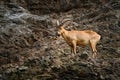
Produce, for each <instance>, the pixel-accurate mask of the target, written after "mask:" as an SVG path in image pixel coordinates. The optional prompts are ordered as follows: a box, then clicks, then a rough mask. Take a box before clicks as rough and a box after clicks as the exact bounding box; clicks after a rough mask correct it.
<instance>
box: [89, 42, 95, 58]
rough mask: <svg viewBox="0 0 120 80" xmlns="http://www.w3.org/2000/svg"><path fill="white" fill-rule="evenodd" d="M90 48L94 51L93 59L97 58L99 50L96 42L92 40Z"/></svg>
mask: <svg viewBox="0 0 120 80" xmlns="http://www.w3.org/2000/svg"><path fill="white" fill-rule="evenodd" d="M90 47H91V49H92V58H95V57H96V55H97V49H96V42H95V41H94V40H90Z"/></svg>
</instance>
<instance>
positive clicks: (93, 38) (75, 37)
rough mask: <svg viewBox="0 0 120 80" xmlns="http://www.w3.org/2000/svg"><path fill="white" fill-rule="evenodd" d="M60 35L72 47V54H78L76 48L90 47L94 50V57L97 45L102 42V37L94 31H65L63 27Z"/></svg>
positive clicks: (59, 32)
mask: <svg viewBox="0 0 120 80" xmlns="http://www.w3.org/2000/svg"><path fill="white" fill-rule="evenodd" d="M58 34H59V35H61V36H62V37H63V38H64V39H65V41H66V43H67V44H68V45H69V46H70V48H71V52H72V53H74V54H76V46H77V45H78V46H86V45H89V46H90V48H91V49H92V53H93V54H92V57H93V58H94V57H95V56H96V52H97V50H96V45H97V43H98V42H99V40H100V37H101V36H100V35H99V34H97V33H96V32H94V31H92V30H83V31H77V30H71V31H68V30H65V29H64V28H63V27H60V29H59V31H58Z"/></svg>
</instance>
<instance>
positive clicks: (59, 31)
mask: <svg viewBox="0 0 120 80" xmlns="http://www.w3.org/2000/svg"><path fill="white" fill-rule="evenodd" d="M63 32H64V28H63V27H60V28H59V29H58V32H57V35H58V36H60V35H61V34H62V33H63Z"/></svg>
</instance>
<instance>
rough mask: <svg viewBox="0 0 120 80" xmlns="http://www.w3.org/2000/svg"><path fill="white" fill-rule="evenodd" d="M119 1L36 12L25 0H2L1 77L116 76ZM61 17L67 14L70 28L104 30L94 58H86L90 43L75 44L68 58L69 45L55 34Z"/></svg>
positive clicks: (87, 79) (95, 79)
mask: <svg viewBox="0 0 120 80" xmlns="http://www.w3.org/2000/svg"><path fill="white" fill-rule="evenodd" d="M119 4H120V3H118V4H117V7H116V6H115V5H112V6H111V8H108V7H101V6H97V5H96V4H95V3H93V4H86V5H82V6H81V7H79V8H73V9H70V10H68V11H65V12H56V10H53V12H51V13H49V14H43V13H42V14H41V15H38V13H37V15H36V14H32V13H31V12H30V10H29V9H26V7H27V6H26V7H25V8H24V7H22V5H21V6H19V5H16V4H14V3H9V2H8V3H6V4H5V3H4V1H3V4H1V5H0V80H8V79H9V80H120V73H119V72H120V67H119V66H120V8H119ZM30 9H31V8H30ZM34 13H35V12H34ZM65 19H70V20H71V23H70V24H69V25H68V26H67V27H66V29H68V30H71V29H76V30H85V29H90V30H94V31H96V32H97V33H99V34H100V35H101V36H102V38H101V40H100V42H99V44H98V45H97V49H98V55H97V58H96V59H90V60H88V56H89V55H90V53H91V51H90V49H89V47H86V48H81V47H77V54H76V55H75V56H74V57H71V58H69V56H71V52H70V49H69V46H68V45H67V44H66V43H65V41H64V40H63V38H61V37H60V38H56V32H57V24H56V23H57V20H59V21H60V22H61V23H62V21H64V20H65Z"/></svg>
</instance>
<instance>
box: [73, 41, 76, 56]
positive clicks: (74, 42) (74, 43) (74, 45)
mask: <svg viewBox="0 0 120 80" xmlns="http://www.w3.org/2000/svg"><path fill="white" fill-rule="evenodd" d="M72 43H73V51H74V54H76V41H72Z"/></svg>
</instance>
